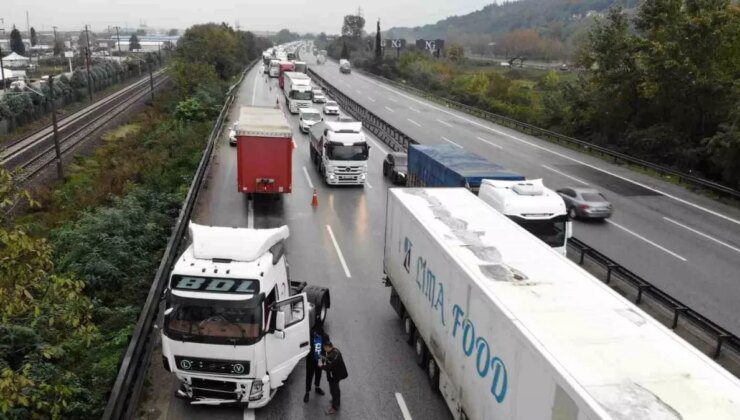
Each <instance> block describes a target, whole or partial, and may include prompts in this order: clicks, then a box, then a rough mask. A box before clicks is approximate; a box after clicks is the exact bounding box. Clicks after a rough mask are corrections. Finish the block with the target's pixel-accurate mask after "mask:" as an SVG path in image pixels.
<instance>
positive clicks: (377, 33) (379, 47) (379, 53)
mask: <svg viewBox="0 0 740 420" xmlns="http://www.w3.org/2000/svg"><path fill="white" fill-rule="evenodd" d="M381 42H382V40H381V39H380V19H378V25H377V27H376V29H375V59H376V60H378V61H380V59H381V58H382V57H383V46H382V45H381Z"/></svg>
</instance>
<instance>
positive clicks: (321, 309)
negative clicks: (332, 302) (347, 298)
mask: <svg viewBox="0 0 740 420" xmlns="http://www.w3.org/2000/svg"><path fill="white" fill-rule="evenodd" d="M328 307H329V302H328V301H327V299H326V295H324V296H322V297H321V306H320V307H319V311H318V314H317V315H316V316H317V317H318V318H319V322H321V323H322V324H323V323H324V321H326V313H327V309H328Z"/></svg>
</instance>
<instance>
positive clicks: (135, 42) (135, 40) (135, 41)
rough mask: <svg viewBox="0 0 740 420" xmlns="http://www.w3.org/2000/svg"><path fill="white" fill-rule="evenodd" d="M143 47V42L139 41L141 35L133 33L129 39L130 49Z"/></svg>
mask: <svg viewBox="0 0 740 420" xmlns="http://www.w3.org/2000/svg"><path fill="white" fill-rule="evenodd" d="M140 49H141V43H140V42H139V37H138V36H136V34H131V37H130V38H129V39H128V50H129V51H134V50H140Z"/></svg>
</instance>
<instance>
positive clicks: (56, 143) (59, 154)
mask: <svg viewBox="0 0 740 420" xmlns="http://www.w3.org/2000/svg"><path fill="white" fill-rule="evenodd" d="M49 97H50V98H51V125H52V127H54V151H55V153H56V161H57V176H58V177H59V179H64V167H63V166H62V150H61V148H60V147H59V130H58V128H57V106H56V104H55V103H54V76H53V75H49Z"/></svg>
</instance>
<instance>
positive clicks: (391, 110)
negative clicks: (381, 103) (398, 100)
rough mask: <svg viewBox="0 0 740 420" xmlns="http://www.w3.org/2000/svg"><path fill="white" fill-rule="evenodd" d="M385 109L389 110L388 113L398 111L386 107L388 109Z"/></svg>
mask: <svg viewBox="0 0 740 420" xmlns="http://www.w3.org/2000/svg"><path fill="white" fill-rule="evenodd" d="M384 108H385V109H387V110H388V111H390V112H396V111H394V110H393V109H391V108H388V107H387V106H386V107H384Z"/></svg>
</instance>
